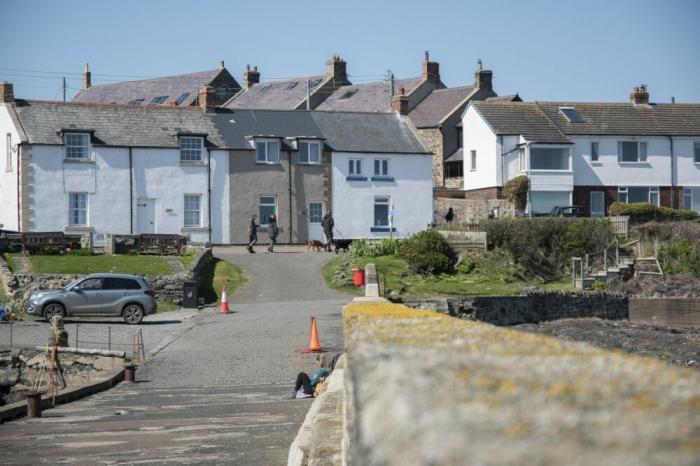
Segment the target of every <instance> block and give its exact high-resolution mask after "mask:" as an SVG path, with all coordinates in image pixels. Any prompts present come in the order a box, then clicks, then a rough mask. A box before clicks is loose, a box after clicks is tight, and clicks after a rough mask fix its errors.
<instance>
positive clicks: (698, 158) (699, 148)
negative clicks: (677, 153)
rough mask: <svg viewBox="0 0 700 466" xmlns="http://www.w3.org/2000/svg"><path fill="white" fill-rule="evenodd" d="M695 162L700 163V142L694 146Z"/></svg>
mask: <svg viewBox="0 0 700 466" xmlns="http://www.w3.org/2000/svg"><path fill="white" fill-rule="evenodd" d="M693 152H694V155H693V162H695V163H700V142H696V143H694V144H693Z"/></svg>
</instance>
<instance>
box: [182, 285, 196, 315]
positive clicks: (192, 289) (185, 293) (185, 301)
mask: <svg viewBox="0 0 700 466" xmlns="http://www.w3.org/2000/svg"><path fill="white" fill-rule="evenodd" d="M198 303H199V299H198V296H197V282H196V281H186V282H185V283H183V285H182V307H185V308H189V309H196V308H197V304H198Z"/></svg>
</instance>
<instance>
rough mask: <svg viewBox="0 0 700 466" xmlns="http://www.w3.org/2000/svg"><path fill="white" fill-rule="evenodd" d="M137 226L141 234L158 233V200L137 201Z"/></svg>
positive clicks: (140, 199) (144, 199) (141, 199)
mask: <svg viewBox="0 0 700 466" xmlns="http://www.w3.org/2000/svg"><path fill="white" fill-rule="evenodd" d="M136 219H137V220H136V226H137V228H138V232H139V233H146V234H148V233H155V232H156V200H155V199H150V198H139V199H137V200H136Z"/></svg>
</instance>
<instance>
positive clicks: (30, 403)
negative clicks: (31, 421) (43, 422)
mask: <svg viewBox="0 0 700 466" xmlns="http://www.w3.org/2000/svg"><path fill="white" fill-rule="evenodd" d="M25 399H26V400H27V417H41V393H37V392H28V393H27V394H26V395H25Z"/></svg>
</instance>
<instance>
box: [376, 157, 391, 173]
mask: <svg viewBox="0 0 700 466" xmlns="http://www.w3.org/2000/svg"><path fill="white" fill-rule="evenodd" d="M374 176H389V159H374Z"/></svg>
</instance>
